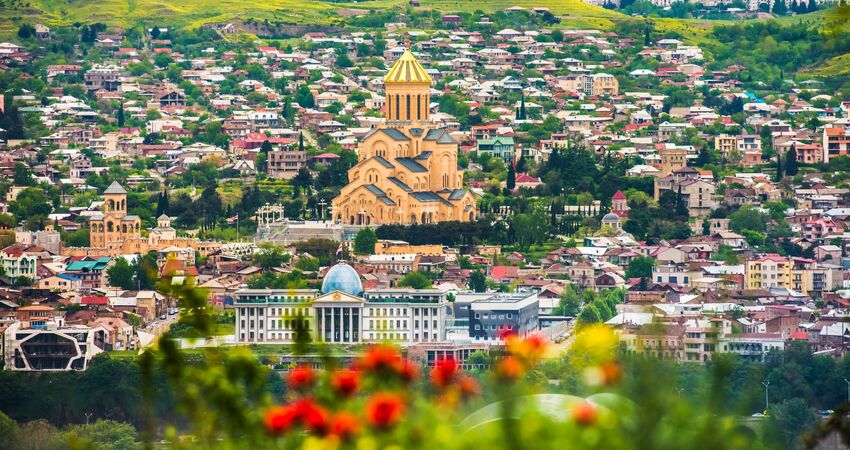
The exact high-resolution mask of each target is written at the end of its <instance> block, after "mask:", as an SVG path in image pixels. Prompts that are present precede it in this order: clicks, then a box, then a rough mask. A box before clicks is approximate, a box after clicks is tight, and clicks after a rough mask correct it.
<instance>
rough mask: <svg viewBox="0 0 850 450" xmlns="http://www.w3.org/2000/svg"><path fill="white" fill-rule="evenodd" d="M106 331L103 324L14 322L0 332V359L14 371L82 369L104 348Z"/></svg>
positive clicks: (8, 368)
mask: <svg viewBox="0 0 850 450" xmlns="http://www.w3.org/2000/svg"><path fill="white" fill-rule="evenodd" d="M22 309H23V308H22ZM106 334H107V331H106V330H105V329H104V328H103V327H87V326H62V325H61V324H58V323H55V322H52V321H51V322H45V323H42V324H32V322H31V325H27V323H26V322H22V321H19V322H15V323H13V324H11V325H9V327H8V328H6V331H5V332H4V333H3V335H2V338H3V361H4V362H5V367H6V369H7V370H15V371H64V370H86V368H87V367H88V363H89V361H91V359H92V358H93V357H94V356H95V355H97V354H99V353H101V352H103V351H104V350H105V343H106Z"/></svg>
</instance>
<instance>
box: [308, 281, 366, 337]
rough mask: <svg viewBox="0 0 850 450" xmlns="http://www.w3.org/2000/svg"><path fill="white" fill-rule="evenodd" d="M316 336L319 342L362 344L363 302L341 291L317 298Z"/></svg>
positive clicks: (314, 304)
mask: <svg viewBox="0 0 850 450" xmlns="http://www.w3.org/2000/svg"><path fill="white" fill-rule="evenodd" d="M313 308H314V309H315V311H316V315H315V317H316V319H315V320H316V328H315V329H316V330H317V331H316V335H315V338H316V340H317V341H318V342H327V343H333V344H356V343H359V342H361V339H362V336H361V331H362V329H363V320H362V318H363V314H362V310H363V300H362V299H360V298H358V297H355V296H353V295H349V294H346V293H344V292H340V291H334V292H331V293H329V294H326V295H323V296H320V297H318V298H316V300H315V301H314V302H313Z"/></svg>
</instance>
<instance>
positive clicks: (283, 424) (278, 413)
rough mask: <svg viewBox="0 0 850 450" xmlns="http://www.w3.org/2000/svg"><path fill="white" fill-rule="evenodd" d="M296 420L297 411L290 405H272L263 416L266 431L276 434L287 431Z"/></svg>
mask: <svg viewBox="0 0 850 450" xmlns="http://www.w3.org/2000/svg"><path fill="white" fill-rule="evenodd" d="M297 420H298V412H297V411H296V409H295V408H293V407H292V406H291V405H286V406H275V407H272V408H271V409H269V410H268V411H266V414H265V417H263V422H264V424H265V426H266V431H267V432H268V433H270V434H273V435H276V436H279V435H281V434H283V433H285V432H287V431H289V429H290V428H292V426H293V425H294V424H295V422H296V421H297Z"/></svg>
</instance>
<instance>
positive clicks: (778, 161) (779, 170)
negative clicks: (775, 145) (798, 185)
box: [775, 154, 782, 182]
mask: <svg viewBox="0 0 850 450" xmlns="http://www.w3.org/2000/svg"><path fill="white" fill-rule="evenodd" d="M775 181H776V182H780V181H782V155H779V154H777V155H776V179H775Z"/></svg>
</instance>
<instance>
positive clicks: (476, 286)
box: [469, 270, 487, 292]
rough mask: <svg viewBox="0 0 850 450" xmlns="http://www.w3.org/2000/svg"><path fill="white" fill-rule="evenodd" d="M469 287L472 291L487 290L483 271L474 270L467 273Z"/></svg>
mask: <svg viewBox="0 0 850 450" xmlns="http://www.w3.org/2000/svg"><path fill="white" fill-rule="evenodd" d="M469 289H471V290H472V291H474V292H484V291H485V290H487V278H486V277H485V276H484V272H482V271H480V270H475V271H473V272H472V273H471V274H470V275H469Z"/></svg>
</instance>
